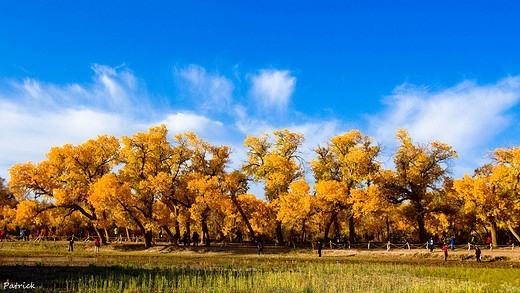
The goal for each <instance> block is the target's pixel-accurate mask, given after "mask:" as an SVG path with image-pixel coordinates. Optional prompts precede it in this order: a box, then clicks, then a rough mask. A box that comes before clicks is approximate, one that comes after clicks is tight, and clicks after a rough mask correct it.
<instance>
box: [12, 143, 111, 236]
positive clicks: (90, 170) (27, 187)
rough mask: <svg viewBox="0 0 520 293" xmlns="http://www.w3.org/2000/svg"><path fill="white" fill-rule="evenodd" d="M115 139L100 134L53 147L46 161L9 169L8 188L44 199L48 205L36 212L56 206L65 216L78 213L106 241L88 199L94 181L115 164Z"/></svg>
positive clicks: (17, 192)
mask: <svg viewBox="0 0 520 293" xmlns="http://www.w3.org/2000/svg"><path fill="white" fill-rule="evenodd" d="M118 151H119V140H118V139H117V138H115V137H113V136H108V135H103V136H98V138H97V139H95V140H94V139H90V140H88V141H87V142H85V143H83V144H80V145H77V146H74V145H72V144H67V145H64V146H63V147H54V148H52V149H51V151H50V152H49V153H48V154H47V160H45V161H42V162H40V163H38V164H34V163H32V162H28V163H22V164H15V165H14V166H13V167H11V168H10V169H9V172H10V175H11V181H10V182H9V186H10V189H11V190H12V192H13V193H14V194H15V195H17V196H18V197H24V196H26V195H27V194H31V195H33V196H34V197H35V198H39V199H40V200H44V201H46V202H47V203H48V205H47V206H46V207H45V208H44V209H42V210H40V211H38V212H41V211H43V210H47V209H53V208H60V209H65V210H66V211H67V213H68V214H69V215H71V214H72V213H81V215H82V216H84V217H85V218H87V219H88V220H89V221H90V222H91V223H92V224H93V225H94V227H95V228H96V232H97V233H98V236H99V237H100V238H101V239H102V240H103V242H106V240H105V237H104V236H103V235H102V234H101V233H100V231H99V229H98V227H97V225H98V223H99V221H101V220H103V219H101V218H99V215H98V214H97V213H96V210H95V208H94V206H93V205H92V204H91V203H90V202H89V200H88V198H89V195H90V193H91V192H92V188H93V186H94V184H95V183H96V182H97V181H98V180H99V179H100V178H102V177H103V176H104V175H105V174H108V173H109V172H110V171H111V170H112V168H114V166H116V165H117V163H118V154H119V152H118Z"/></svg>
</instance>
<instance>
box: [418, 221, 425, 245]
mask: <svg viewBox="0 0 520 293" xmlns="http://www.w3.org/2000/svg"><path fill="white" fill-rule="evenodd" d="M417 225H418V226H419V241H420V242H421V243H423V242H426V240H427V235H426V228H424V215H423V214H418V215H417Z"/></svg>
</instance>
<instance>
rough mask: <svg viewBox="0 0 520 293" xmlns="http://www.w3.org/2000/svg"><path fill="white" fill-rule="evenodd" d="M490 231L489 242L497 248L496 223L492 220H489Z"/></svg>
mask: <svg viewBox="0 0 520 293" xmlns="http://www.w3.org/2000/svg"><path fill="white" fill-rule="evenodd" d="M490 230H491V241H492V243H493V246H494V247H497V246H498V241H497V223H496V222H495V221H494V220H491V227H490Z"/></svg>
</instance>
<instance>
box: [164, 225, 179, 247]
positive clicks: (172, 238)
mask: <svg viewBox="0 0 520 293" xmlns="http://www.w3.org/2000/svg"><path fill="white" fill-rule="evenodd" d="M162 228H163V229H164V231H166V234H168V237H169V238H170V242H171V243H172V244H173V245H175V246H179V243H177V241H175V237H174V236H173V234H172V231H170V228H168V226H166V225H164V226H162Z"/></svg>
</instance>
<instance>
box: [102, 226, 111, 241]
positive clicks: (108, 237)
mask: <svg viewBox="0 0 520 293" xmlns="http://www.w3.org/2000/svg"><path fill="white" fill-rule="evenodd" d="M103 229H104V230H105V235H106V237H107V242H110V235H108V230H107V228H103Z"/></svg>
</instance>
